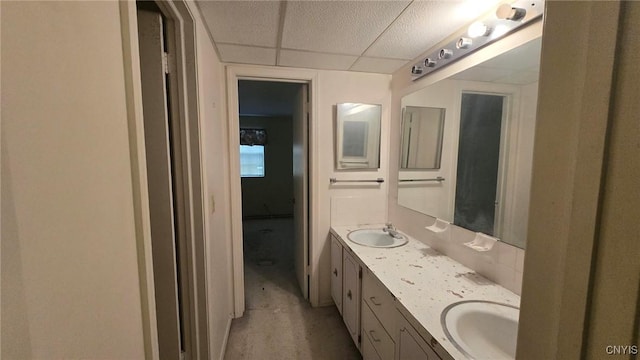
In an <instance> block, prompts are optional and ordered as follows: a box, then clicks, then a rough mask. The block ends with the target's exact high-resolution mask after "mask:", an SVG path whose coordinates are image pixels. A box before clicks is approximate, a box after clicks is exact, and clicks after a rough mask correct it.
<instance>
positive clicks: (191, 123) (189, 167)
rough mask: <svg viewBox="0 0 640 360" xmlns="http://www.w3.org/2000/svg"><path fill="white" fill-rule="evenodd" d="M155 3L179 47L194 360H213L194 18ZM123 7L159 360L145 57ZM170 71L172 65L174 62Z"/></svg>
mask: <svg viewBox="0 0 640 360" xmlns="http://www.w3.org/2000/svg"><path fill="white" fill-rule="evenodd" d="M156 4H157V5H158V7H159V8H160V9H161V11H162V12H163V15H164V16H165V17H166V18H167V20H168V21H171V22H172V24H173V26H172V29H173V32H172V33H170V34H168V36H169V37H172V41H173V43H174V46H175V56H174V57H175V58H174V59H173V60H174V61H173V64H175V65H174V70H175V71H176V75H175V78H176V85H177V87H176V89H175V90H176V98H177V99H175V100H177V101H174V102H173V107H174V109H173V110H172V114H174V115H176V116H175V117H174V121H177V122H178V125H179V130H180V131H179V133H178V134H176V137H179V146H180V154H178V155H179V156H181V161H182V166H183V168H182V171H181V174H182V179H181V180H182V181H183V189H182V190H183V193H182V196H183V198H184V202H185V206H184V211H183V212H182V213H178V215H179V216H181V217H182V221H183V224H184V225H186V226H185V228H184V229H183V236H184V242H183V243H182V244H181V245H180V246H182V247H183V248H184V249H185V250H186V251H185V253H186V256H185V260H186V261H185V262H186V263H185V264H183V270H186V272H187V279H188V281H187V284H185V285H186V288H187V289H188V292H189V300H190V301H189V304H188V306H187V307H188V309H189V320H188V322H187V323H188V324H189V333H190V339H191V341H190V342H191V346H190V349H189V355H190V359H208V358H209V354H210V349H209V328H208V311H207V308H208V307H207V283H206V250H207V249H206V248H207V247H206V244H205V227H204V224H205V221H204V220H205V219H204V215H205V211H204V206H205V201H204V198H203V194H204V188H203V184H204V181H203V178H202V177H203V173H202V169H203V165H202V161H201V159H202V157H201V143H202V139H201V135H200V124H199V114H198V83H197V72H196V65H197V64H196V57H195V54H196V28H195V25H196V24H195V20H194V18H195V16H194V14H193V13H192V12H191V10H190V8H189V6H188V5H187V4H186V3H185V2H184V1H183V0H176V1H172V2H164V1H157V2H156ZM119 6H120V18H121V30H122V39H123V60H124V71H125V91H126V101H127V122H128V127H129V143H130V151H131V152H130V157H131V168H132V174H133V175H132V193H133V202H134V216H135V227H136V239H137V247H138V268H139V278H140V293H141V294H140V295H141V302H142V304H141V306H142V323H143V335H144V347H145V354H146V358H151V359H158V358H159V347H158V331H157V319H156V314H155V311H156V303H155V291H154V280H153V257H152V251H151V246H152V244H151V221H150V217H149V193H148V190H147V164H146V156H145V148H144V121H143V112H142V84H141V75H140V54H139V50H138V24H137V13H136V11H137V10H136V3H135V1H122V2H120V3H119ZM170 66H171V61H170Z"/></svg>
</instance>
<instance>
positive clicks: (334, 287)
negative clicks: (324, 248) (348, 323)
mask: <svg viewBox="0 0 640 360" xmlns="http://www.w3.org/2000/svg"><path fill="white" fill-rule="evenodd" d="M331 297H332V298H333V302H335V303H336V306H337V307H338V311H339V312H340V314H341V315H342V245H341V244H340V242H339V241H338V240H337V239H336V238H335V237H334V236H333V235H331Z"/></svg>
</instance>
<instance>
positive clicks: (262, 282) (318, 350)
mask: <svg viewBox="0 0 640 360" xmlns="http://www.w3.org/2000/svg"><path fill="white" fill-rule="evenodd" d="M292 235H293V224H292V221H291V219H271V220H250V221H245V222H244V261H245V268H244V269H245V302H246V310H245V313H244V316H243V317H242V318H240V319H235V320H233V322H232V324H231V332H230V334H229V342H228V344H227V350H226V355H225V359H229V360H235V359H252V360H253V359H279V360H280V359H317V360H321V359H361V356H360V353H359V352H358V349H356V347H355V345H354V344H353V342H352V341H351V338H350V337H349V333H348V332H347V329H346V327H345V325H344V323H343V322H342V318H341V317H340V314H339V313H338V310H337V309H336V307H335V306H330V307H322V308H312V307H311V306H310V305H309V303H308V302H306V301H305V300H304V299H303V298H302V296H301V292H300V288H299V286H298V282H297V280H296V276H295V272H294V267H293V261H292V259H293V246H292V238H293V236H292Z"/></svg>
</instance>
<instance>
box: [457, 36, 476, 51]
mask: <svg viewBox="0 0 640 360" xmlns="http://www.w3.org/2000/svg"><path fill="white" fill-rule="evenodd" d="M472 44H473V40H471V39H469V38H466V37H461V38H460V39H458V42H456V49H468V48H469V47H470V46H471V45H472Z"/></svg>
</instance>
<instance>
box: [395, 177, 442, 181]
mask: <svg viewBox="0 0 640 360" xmlns="http://www.w3.org/2000/svg"><path fill="white" fill-rule="evenodd" d="M410 181H438V182H443V181H444V178H443V177H442V176H438V177H437V178H433V179H403V180H398V182H410Z"/></svg>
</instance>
